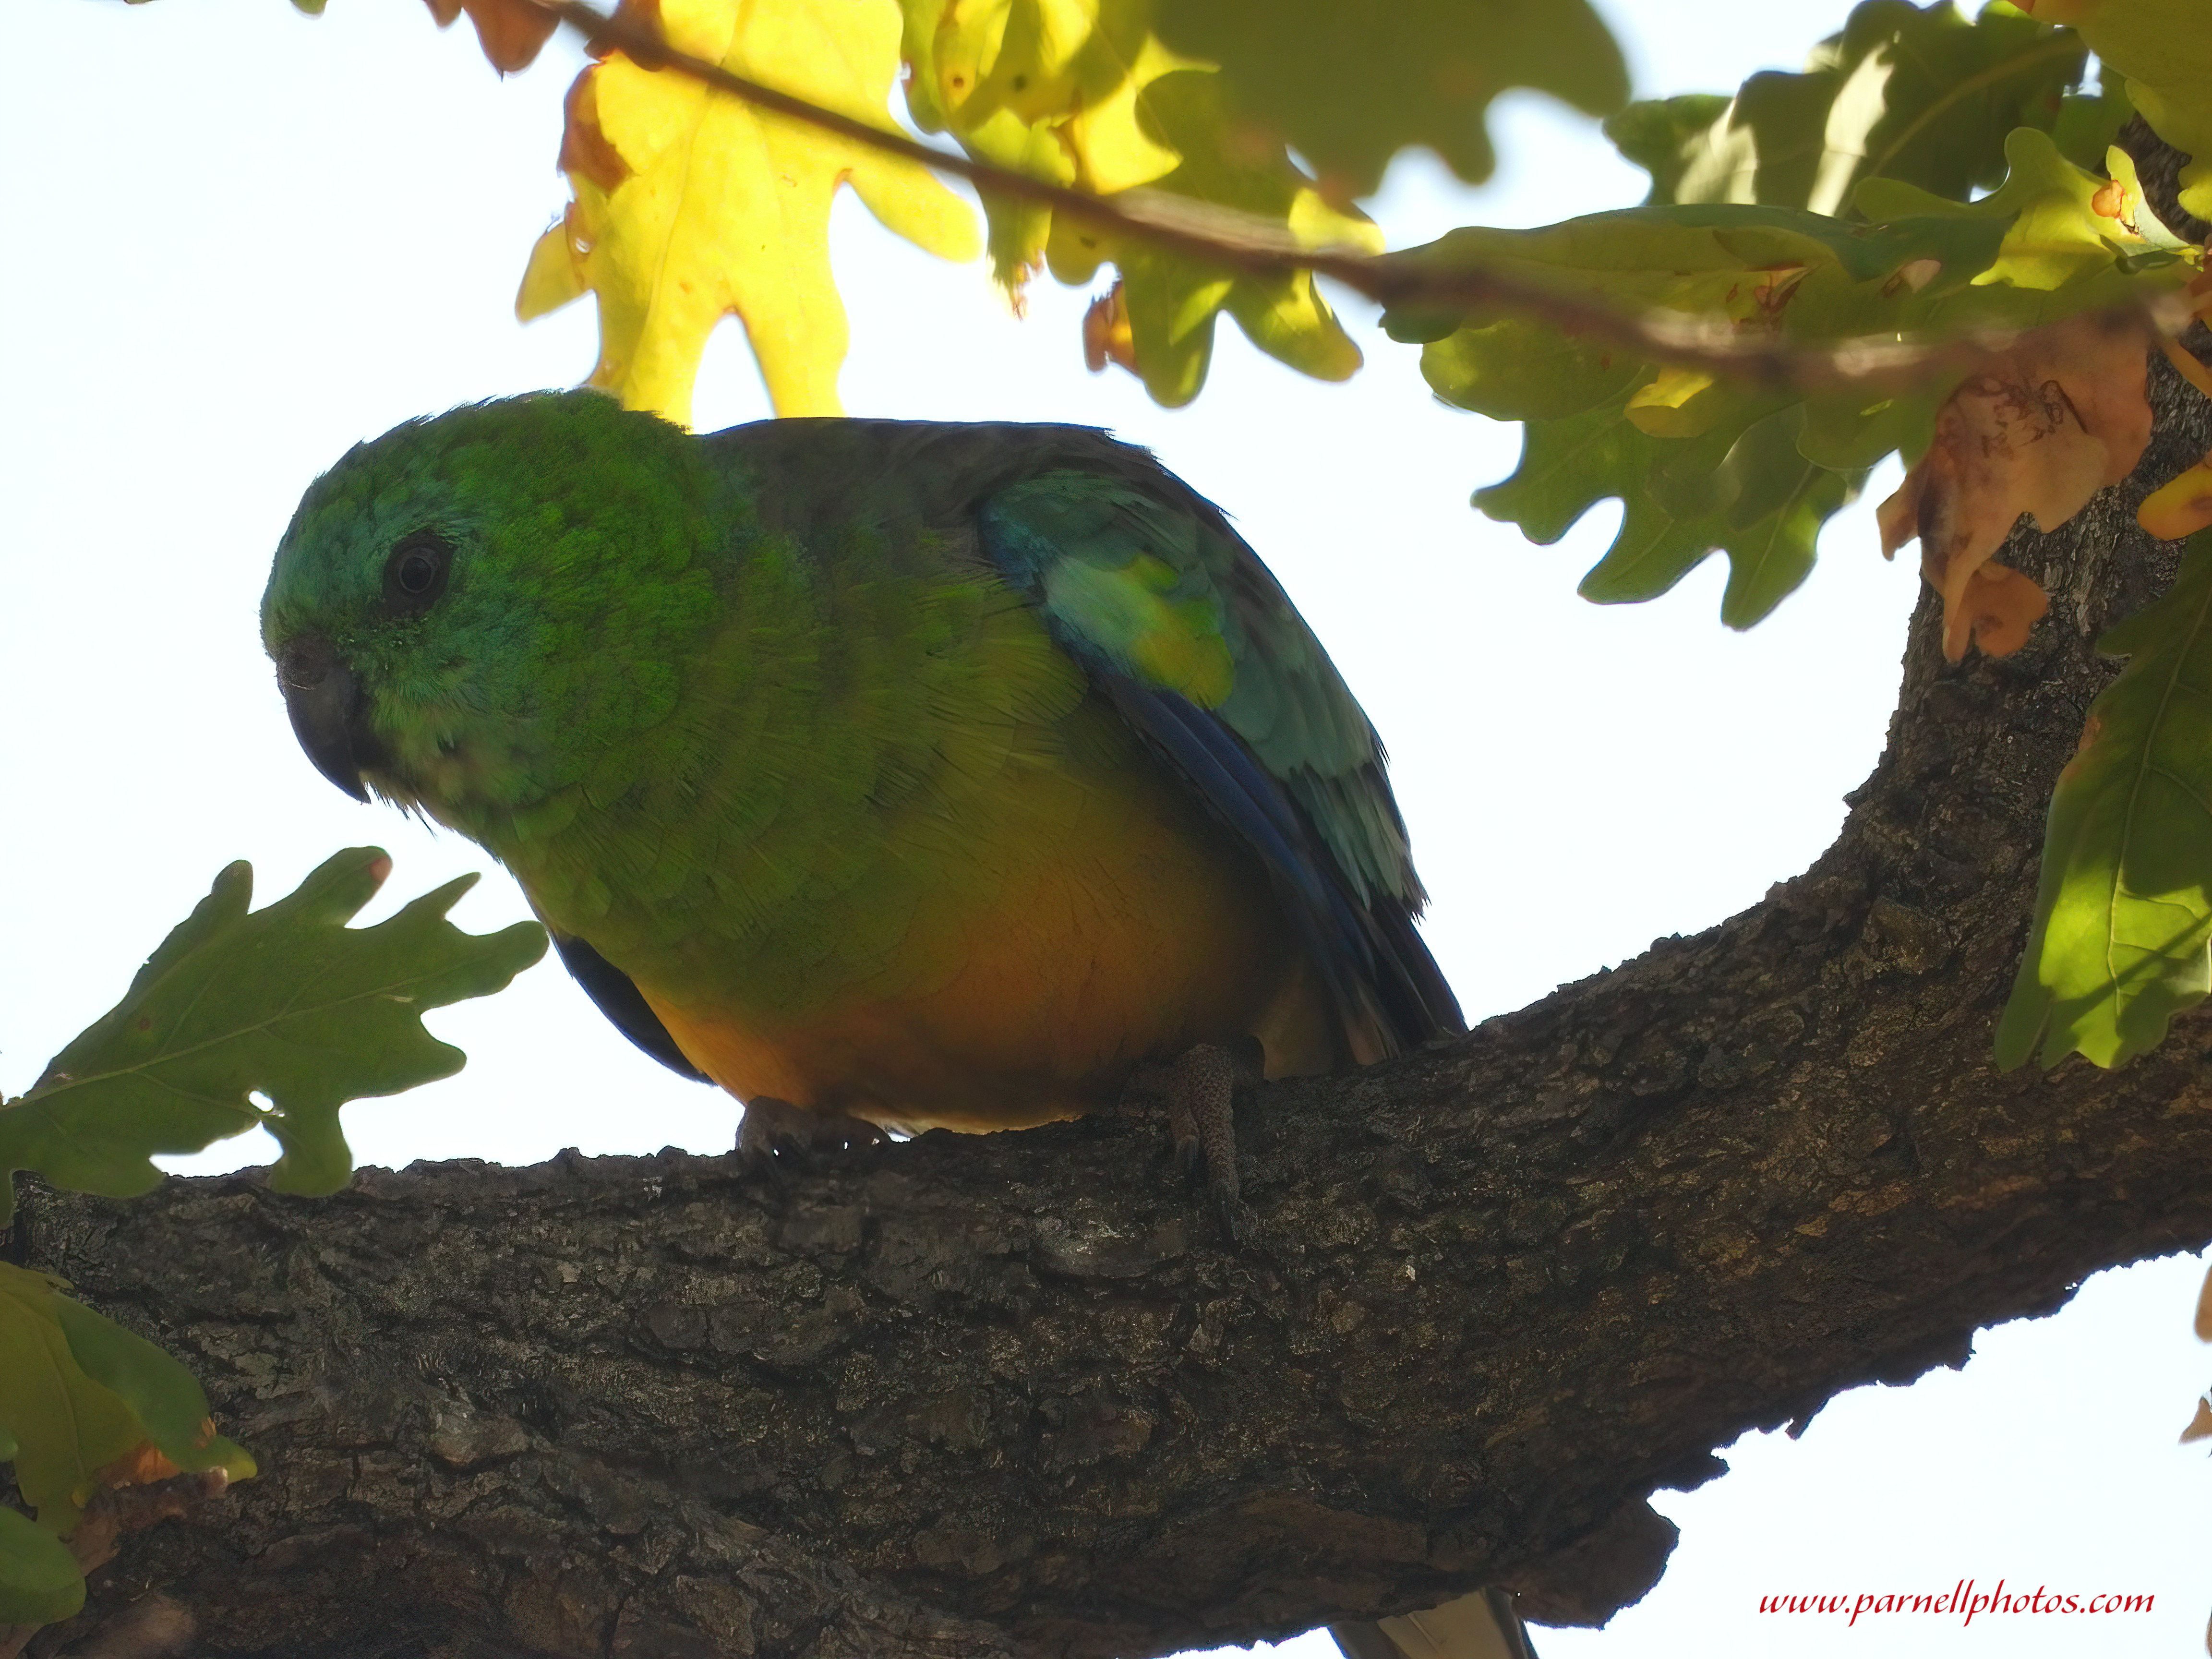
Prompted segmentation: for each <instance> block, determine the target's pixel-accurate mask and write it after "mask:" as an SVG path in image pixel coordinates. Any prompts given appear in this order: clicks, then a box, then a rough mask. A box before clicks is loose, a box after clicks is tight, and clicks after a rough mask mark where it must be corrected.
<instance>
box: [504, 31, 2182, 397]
mask: <svg viewBox="0 0 2212 1659" xmlns="http://www.w3.org/2000/svg"><path fill="white" fill-rule="evenodd" d="M527 3H528V4H530V5H532V6H534V7H536V8H538V9H539V10H541V11H545V12H550V13H551V14H552V15H554V16H556V17H558V18H559V19H560V20H561V21H562V22H563V23H566V24H568V26H569V27H571V28H574V30H575V31H576V32H577V33H580V34H581V35H582V36H583V37H584V40H585V41H586V44H587V45H588V46H590V47H591V49H592V51H594V52H599V53H602V54H604V53H607V52H622V53H623V54H624V55H625V56H626V57H628V58H630V59H631V60H632V61H633V62H634V63H636V64H641V65H642V66H643V67H646V68H648V69H659V70H675V71H676V72H677V73H678V74H680V75H685V76H690V77H691V78H692V79H693V80H696V81H698V82H702V84H704V85H706V86H708V87H709V88H713V89H714V90H715V91H717V92H720V93H721V94H725V95H726V96H728V97H732V98H738V99H742V100H744V101H745V102H746V103H748V104H750V105H752V106H755V107H756V108H758V109H764V110H768V111H770V112H774V113H775V114H778V115H781V116H785V117H787V118H789V119H792V120H794V121H799V122H804V123H805V125H809V126H811V127H814V128H816V129H817V130H818V131H823V132H827V133H829V134H832V135H834V136H835V137H839V138H842V139H844V140H846V141H847V142H848V143H856V144H863V145H866V147H868V148H869V149H874V150H878V151H881V152H882V153H884V155H896V156H897V157H899V158H900V159H902V160H903V161H911V162H914V163H915V164H917V165H919V166H921V167H930V168H933V169H934V170H935V171H937V172H939V173H950V174H951V175H952V176H953V177H955V178H957V179H965V180H967V181H968V182H969V184H971V185H975V188H976V189H977V190H979V191H988V192H990V193H991V194H994V195H998V196H1003V197H1009V198H1011V199H1012V200H1015V201H1024V202H1033V203H1036V204H1038V205H1040V206H1043V207H1049V208H1051V209H1052V210H1054V212H1057V213H1065V214H1067V215H1069V216H1072V217H1074V218H1076V219H1079V220H1081V221H1083V222H1085V223H1088V224H1091V225H1092V226H1095V227H1096V228H1098V229H1100V230H1103V231H1105V232H1107V233H1109V234H1119V235H1125V236H1132V237H1135V238H1137V239H1139V240H1142V241H1144V242H1146V243H1149V244H1150V245H1151V246H1154V247H1158V248H1164V249H1167V250H1169V251H1170V252H1176V253H1181V254H1183V255H1185V256H1187V257H1188V258H1194V259H1198V260H1202V261H1204V262H1206V263H1207V264H1214V265H1218V266H1220V267H1223V268H1224V269H1226V270H1235V271H1241V272H1243V273H1245V274H1246V275H1249V276H1284V275H1286V274H1289V273H1292V272H1296V271H1311V272H1312V273H1314V274H1315V275H1316V276H1328V277H1331V278H1333V279H1334V280H1335V281H1337V282H1340V283H1343V284H1344V285H1345V286H1346V288H1349V289H1352V291H1353V292H1354V293H1356V294H1359V295H1364V297H1365V298H1367V299H1369V300H1371V301H1375V303H1376V304H1377V305H1381V306H1385V307H1436V308H1438V309H1443V308H1446V307H1462V308H1463V309H1465V310H1466V311H1468V313H1472V314H1474V315H1485V314H1498V315H1507V316H1516V317H1521V318H1525V319H1530V320H1533V321H1536V322H1541V323H1545V324H1548V325H1551V326H1552V327H1553V328H1556V329H1558V330H1559V331H1560V332H1561V333H1562V334H1564V335H1565V336H1567V337H1570V338H1583V339H1588V340H1592V341H1598V342H1604V343H1610V344H1613V345H1615V346H1619V347H1621V348H1623V349H1627V350H1630V351H1633V352H1634V353H1635V354H1636V355H1637V356H1638V357H1640V358H1642V359H1644V360H1645V361H1647V362H1655V363H1669V364H1675V365H1680V366H1683V367H1687V368H1700V369H1705V370H1708V371H1711V372H1712V373H1714V374H1723V375H1726V376H1728V377H1729V378H1731V379H1734V380H1746V381H1750V382H1753V383H1754V384H1758V385H1761V386H1773V387H1776V388H1789V389H1791V390H1794V391H1796V392H1800V393H1803V394H1811V393H1814V392H1834V391H1841V390H1844V389H1846V388H1850V389H1857V390H1860V391H1863V392H1866V393H1868V394H1869V395H1874V394H1875V393H1879V392H1897V391H1910V390H1917V389H1920V388H1922V387H1924V386H1928V385H1929V384H1930V383H1931V382H1934V381H1937V380H1942V378H1943V377H1945V376H1946V375H1952V376H1958V375H1964V374H1971V373H1972V372H1973V371H1974V370H1975V369H1977V368H1979V367H1981V366H1982V365H1983V364H1984V362H1986V361H1987V360H1988V358H1990V356H1993V355H1995V354H1997V353H2000V352H2005V351H2011V350H2014V349H2020V348H2021V347H2027V346H2032V345H2033V343H2034V342H2035V341H2036V340H2037V339H2038V338H2039V337H2042V336H2044V335H2045V334H2048V333H2051V331H2055V330H2057V329H2060V328H2065V327H2078V326H2079V320H2078V313H2077V315H2076V317H2075V318H2073V319H2061V320H2060V321H2057V322H2046V323H2042V324H2039V325H2035V326H2033V327H2028V328H1998V327H1987V326H1984V327H1978V328H1972V329H1965V330H1957V331H1951V332H1948V333H1946V334H1945V335H1944V336H1942V337H1941V338H1936V339H1914V338H1911V337H1906V336H1904V335H1901V334H1899V333H1896V332H1890V333H1885V334H1875V335H1867V336H1863V337H1853V338H1846V339H1841V340H1837V341H1832V342H1831V343H1828V344H1826V345H1813V344H1808V343H1805V342H1803V341H1790V340H1784V339H1781V338H1778V337H1774V336H1772V335H1760V334H1758V333H1751V332H1747V331H1744V330H1743V329H1742V328H1741V327H1740V326H1739V325H1737V324H1736V323H1735V322H1734V321H1733V320H1732V319H1729V318H1726V317H1705V316H1696V315H1691V314H1688V313H1681V312H1674V311H1666V310H1655V311H1650V312H1645V313H1629V312H1625V311H1622V310H1620V308H1619V307H1614V306H1612V305H1608V304H1606V303H1605V302H1603V301H1598V300H1591V299H1585V298H1583V297H1581V296H1580V295H1577V294H1574V293H1571V292H1565V291H1563V290H1561V289H1554V288H1551V287H1547V286H1546V285H1544V284H1541V283H1531V282H1527V281H1524V280H1522V279H1521V278H1519V277H1516V276H1510V275H1509V274H1507V273H1506V272H1505V271H1504V270H1499V269H1498V268H1496V267H1494V266H1491V265H1486V264H1483V263H1482V262H1480V261H1479V260H1471V259H1468V258H1464V257H1463V256H1462V257H1456V258H1455V259H1454V261H1453V263H1452V264H1450V265H1449V267H1443V266H1441V265H1440V264H1437V263H1436V262H1435V261H1433V260H1424V259H1422V258H1419V257H1418V256H1419V254H1420V253H1421V252H1422V250H1419V249H1414V250H1410V251H1408V252H1396V253H1382V254H1370V253H1362V252H1358V251H1357V250H1356V249H1350V248H1346V247H1342V246H1322V247H1315V246H1307V245H1306V244H1304V243H1303V242H1301V241H1299V240H1298V239H1297V237H1295V236H1294V235H1292V234H1291V232H1290V231H1289V229H1288V228H1287V227H1285V226H1284V225H1282V224H1279V223H1277V222H1275V221H1273V220H1270V219H1264V218H1261V217H1260V216H1257V215H1254V214H1247V213H1242V212H1238V211H1237V210H1232V209H1229V208H1225V207H1221V206H1219V205H1217V204H1213V203H1210V202H1203V201H1200V200H1198V199H1196V198H1195V197H1188V196H1179V195H1176V194H1173V193H1171V192H1169V191H1156V190H1143V189H1139V190H1127V191H1119V192H1117V193H1115V195H1113V196H1111V197H1104V196H1098V195H1096V194H1094V193H1092V192H1091V191H1086V190H1079V189H1074V188H1072V187H1070V186H1067V185H1055V184H1052V183H1049V182H1048V181H1046V180H1044V179H1037V178H1033V177H1031V176H1030V174H1028V173H1019V172H1017V171H1015V170H1014V169H1012V168H1010V167H1000V166H997V165H995V164H994V163H992V162H989V161H977V160H975V158H974V157H972V156H969V155H958V154H955V153H953V152H951V151H949V150H943V149H937V148H935V147H934V146H933V145H929V144H925V143H919V142H918V141H916V140H915V139H912V138H909V137H907V136H906V135H905V134H904V133H902V132H895V131H890V130H889V129H887V128H884V127H882V126H878V125H875V124H874V123H872V122H869V121H865V120H862V119H860V118H857V117H854V116H851V115H847V114H844V113H842V112H840V111H837V110H833V109H829V108H826V107H824V106H822V105H820V104H817V103H814V102H812V101H811V100H808V99H805V98H801V97H799V96H798V95H797V94H793V93H789V92H786V91H784V90H782V89H781V88H777V87H772V86H770V85H769V84H768V83H767V82H763V81H757V80H754V79H753V78H751V77H750V76H742V75H738V74H735V73H733V72H732V71H731V70H726V69H725V68H723V67H722V66H721V65H720V64H715V63H712V62H709V61H708V59H706V58H698V57H695V56H693V55H692V54H691V53H690V52H684V51H682V50H680V49H679V48H678V47H675V46H671V45H669V44H668V42H667V41H666V40H665V39H663V38H662V37H661V36H660V35H659V33H656V32H655V31H654V30H653V29H652V28H650V27H647V26H646V25H644V24H643V23H641V22H639V21H637V20H636V19H635V18H634V17H630V16H627V15H623V13H621V12H619V11H618V12H616V13H615V14H613V15H607V14H605V13H602V12H599V11H595V10H593V9H592V8H591V7H590V6H588V5H586V4H584V3H583V0H527ZM2089 314H2091V315H2093V317H2094V318H2095V319H2097V320H2099V321H2100V323H2102V324H2103V325H2105V326H2106V327H2108V328H2112V329H2116V330H2130V331H2135V332H2137V333H2141V334H2142V335H2143V336H2144V337H2146V338H2147V339H2148V338H2154V337H2178V336H2179V334H2180V333H2181V332H2182V331H2183V330H2185V329H2186V328H2187V327H2188V326H2189V325H2190V322H2191V319H2192V318H2193V317H2194V315H2195V312H2194V309H2193V302H2192V301H2191V299H2190V298H2189V297H2188V296H2187V295H2184V294H2181V293H2179V292H2178V291H2174V290H2172V289H2167V290H2165V291H2158V292H2152V293H2147V294H2146V295H2143V296H2142V298H2140V299H2137V300H2134V301H2130V303H2127V304H2124V305H2119V306H2112V307H2106V308H2104V309H2101V310H2098V311H2095V312H2093V313H2089Z"/></svg>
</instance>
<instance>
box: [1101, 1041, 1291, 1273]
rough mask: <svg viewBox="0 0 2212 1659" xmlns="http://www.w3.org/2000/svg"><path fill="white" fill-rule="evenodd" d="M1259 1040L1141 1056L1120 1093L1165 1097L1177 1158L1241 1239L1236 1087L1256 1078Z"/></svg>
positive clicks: (1244, 1231) (1246, 1225) (1245, 1227)
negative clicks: (1162, 1057) (1164, 1056)
mask: <svg viewBox="0 0 2212 1659" xmlns="http://www.w3.org/2000/svg"><path fill="white" fill-rule="evenodd" d="M1259 1047H1260V1045H1259V1044H1258V1043H1257V1042H1255V1041H1253V1040H1252V1039H1249V1038H1247V1039H1246V1040H1245V1041H1244V1042H1240V1043H1238V1044H1237V1045H1235V1047H1233V1048H1229V1047H1224V1046H1223V1045H1222V1044H1220V1043H1218V1042H1200V1043H1195V1044H1194V1045H1192V1046H1191V1047H1190V1048H1187V1049H1185V1050H1184V1051H1183V1052H1182V1054H1180V1055H1178V1056H1177V1057H1176V1059H1174V1060H1170V1061H1169V1062H1167V1063H1166V1064H1162V1063H1161V1062H1159V1061H1158V1060H1146V1062H1145V1063H1144V1064H1143V1065H1141V1066H1138V1067H1137V1069H1136V1070H1135V1071H1134V1072H1133V1073H1131V1074H1130V1078H1129V1085H1128V1089H1127V1091H1126V1094H1125V1098H1134V1099H1137V1100H1164V1101H1165V1102H1166V1103H1167V1109H1168V1128H1169V1131H1170V1133H1171V1134H1172V1135H1173V1136H1174V1138H1175V1153H1176V1163H1177V1164H1180V1165H1181V1166H1182V1172H1183V1175H1184V1176H1185V1177H1186V1178H1187V1179H1188V1180H1189V1181H1191V1182H1199V1181H1201V1180H1202V1181H1204V1182H1205V1183H1206V1190H1207V1192H1208V1193H1210V1194H1212V1198H1213V1202H1214V1207H1215V1209H1216V1210H1217V1211H1218V1212H1219V1214H1220V1217H1221V1225H1222V1229H1223V1231H1225V1232H1226V1233H1227V1234H1228V1235H1229V1237H1230V1238H1231V1240H1232V1241H1234V1242H1237V1243H1243V1240H1244V1238H1245V1237H1246V1236H1247V1235H1248V1234H1249V1231H1250V1223H1251V1212H1250V1211H1249V1209H1247V1208H1246V1207H1245V1204H1244V1200H1243V1194H1242V1193H1241V1191H1240V1190H1239V1183H1238V1181H1237V1123H1236V1105H1237V1090H1238V1089H1239V1088H1240V1087H1244V1086H1248V1085H1251V1084H1254V1083H1257V1082H1258V1081H1259V1080H1260V1076H1261V1057H1260V1054H1259Z"/></svg>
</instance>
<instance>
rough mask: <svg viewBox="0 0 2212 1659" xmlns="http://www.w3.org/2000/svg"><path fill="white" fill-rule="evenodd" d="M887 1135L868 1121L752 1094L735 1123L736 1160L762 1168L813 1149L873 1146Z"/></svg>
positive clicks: (881, 1142)
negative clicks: (742, 1119) (736, 1135)
mask: <svg viewBox="0 0 2212 1659" xmlns="http://www.w3.org/2000/svg"><path fill="white" fill-rule="evenodd" d="M888 1139H890V1136H888V1135H886V1134H885V1133H884V1132H883V1131H882V1130H881V1129H878V1127H876V1126H875V1125H874V1124H872V1123H866V1122H863V1121H861V1120H860V1119H859V1118H857V1117H846V1116H843V1115H841V1114H839V1113H836V1112H810V1111H808V1110H807V1109H805V1107H804V1106H794V1105H793V1104H792V1103H790V1102H789V1101H787V1100H777V1099H775V1098H774V1097H772V1096H769V1095H756V1096H755V1097H753V1098H752V1099H750V1100H749V1101H747V1102H746V1103H745V1115H744V1121H743V1122H742V1123H740V1124H739V1125H738V1164H741V1165H742V1166H743V1167H744V1168H745V1169H747V1170H766V1169H772V1168H774V1167H775V1164H776V1163H777V1161H778V1160H779V1159H783V1160H790V1159H793V1158H805V1157H807V1156H808V1155H810V1154H811V1153H815V1152H851V1151H852V1150H853V1149H854V1147H856V1146H880V1145H882V1144H883V1143H884V1141H886V1140H888Z"/></svg>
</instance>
